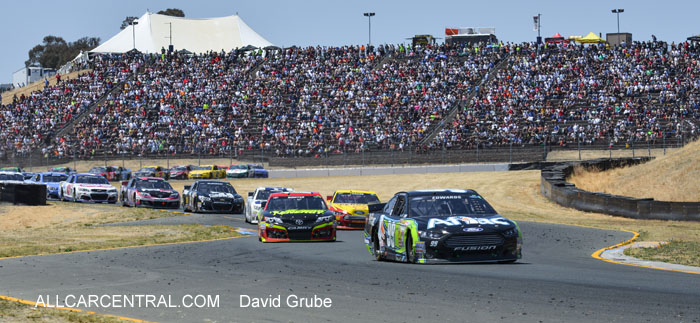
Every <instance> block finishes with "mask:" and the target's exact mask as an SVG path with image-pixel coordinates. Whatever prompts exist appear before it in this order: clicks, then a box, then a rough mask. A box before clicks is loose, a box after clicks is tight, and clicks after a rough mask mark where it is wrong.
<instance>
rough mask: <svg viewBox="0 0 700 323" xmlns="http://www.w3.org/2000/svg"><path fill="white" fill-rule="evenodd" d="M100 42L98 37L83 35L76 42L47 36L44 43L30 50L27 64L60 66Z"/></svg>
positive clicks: (47, 66)
mask: <svg viewBox="0 0 700 323" xmlns="http://www.w3.org/2000/svg"><path fill="white" fill-rule="evenodd" d="M99 44H100V38H98V37H83V38H80V39H78V40H76V41H75V42H70V43H69V42H66V41H65V40H64V39H63V38H61V37H58V36H51V35H49V36H46V37H44V41H43V43H42V44H39V45H36V46H34V48H32V49H30V50H29V53H28V55H29V59H28V60H27V61H25V62H24V65H25V66H30V65H36V64H38V65H40V66H41V67H44V68H59V67H61V66H62V65H63V64H65V63H67V62H68V61H70V60H72V59H73V58H75V57H76V56H78V54H80V52H81V51H84V50H91V49H93V48H95V47H97V45H99Z"/></svg>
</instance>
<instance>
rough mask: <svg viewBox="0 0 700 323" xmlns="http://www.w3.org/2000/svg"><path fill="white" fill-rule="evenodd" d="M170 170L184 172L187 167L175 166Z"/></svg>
mask: <svg viewBox="0 0 700 323" xmlns="http://www.w3.org/2000/svg"><path fill="white" fill-rule="evenodd" d="M171 170H176V171H185V170H187V167H185V166H175V167H173V169H171Z"/></svg>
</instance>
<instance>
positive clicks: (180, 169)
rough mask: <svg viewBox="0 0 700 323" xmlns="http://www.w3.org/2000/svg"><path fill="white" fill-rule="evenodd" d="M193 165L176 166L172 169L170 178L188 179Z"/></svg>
mask: <svg viewBox="0 0 700 323" xmlns="http://www.w3.org/2000/svg"><path fill="white" fill-rule="evenodd" d="M191 170H192V165H181V166H175V167H173V168H171V169H170V179H187V178H188V175H189V174H190V171H191Z"/></svg>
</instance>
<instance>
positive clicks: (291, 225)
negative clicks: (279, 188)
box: [258, 192, 336, 242]
mask: <svg viewBox="0 0 700 323" xmlns="http://www.w3.org/2000/svg"><path fill="white" fill-rule="evenodd" d="M261 208H262V209H261V210H260V212H259V213H258V236H259V240H260V241H262V242H283V241H335V234H336V228H335V212H333V211H331V210H329V209H328V206H327V205H326V201H324V200H323V197H322V196H321V194H319V193H303V192H285V193H273V194H270V197H269V198H268V199H267V202H263V203H262V205H261Z"/></svg>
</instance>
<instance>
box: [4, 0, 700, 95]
mask: <svg viewBox="0 0 700 323" xmlns="http://www.w3.org/2000/svg"><path fill="white" fill-rule="evenodd" d="M167 8H180V9H182V10H183V11H184V12H185V15H186V16H187V17H192V18H208V17H221V16H228V15H233V14H235V13H236V12H238V13H239V15H240V16H241V18H243V20H245V21H246V23H247V24H248V25H250V26H251V27H252V28H253V29H255V30H256V31H257V32H258V33H260V34H261V35H262V36H263V37H265V38H267V39H268V40H269V41H271V42H272V43H274V44H275V45H278V46H282V45H283V46H291V45H301V46H306V45H346V44H362V43H366V42H367V18H366V17H364V16H362V13H363V12H367V11H371V12H375V13H376V16H375V17H373V18H372V43H374V44H378V43H400V42H405V41H406V40H405V38H407V37H410V36H412V35H415V34H433V35H435V36H438V37H443V35H444V28H445V27H462V26H463V27H472V26H473V27H495V28H496V35H497V36H498V38H499V39H501V40H503V41H514V42H522V41H533V40H534V39H535V37H536V36H537V33H536V32H534V31H533V28H532V16H534V15H536V14H538V13H540V14H542V35H543V36H550V35H552V34H554V33H556V32H559V33H561V34H562V35H564V36H569V35H586V34H587V33H588V32H590V31H592V32H595V33H596V34H597V33H603V35H605V33H607V32H615V31H617V22H616V18H615V14H613V13H611V12H610V10H611V9H613V8H624V9H625V12H624V13H622V14H621V15H620V28H621V31H623V32H632V33H633V38H634V40H649V39H651V35H652V34H654V35H656V36H657V37H658V39H661V40H666V41H669V42H672V41H674V42H680V41H684V40H685V39H686V38H687V37H688V36H691V35H694V34H698V33H700V26H699V24H698V22H697V21H698V20H697V13H698V12H700V11H699V10H698V9H700V2H696V1H663V2H659V1H653V2H652V1H576V2H573V1H536V0H531V1H516V0H513V1H488V0H482V1H465V0H462V1H439V0H433V1H426V0H402V1H381V0H374V1H366V0H351V1H347V0H345V1H335V0H325V1H324V0H310V1H291V0H288V1H283V0H268V1H264V0H259V1H250V0H248V1H239V0H237V1H204V0H199V1H193V0H188V1H181V0H170V1H130V0H122V1H98V0H90V1H83V0H79V1H71V0H68V1H36V0H20V1H18V0H14V1H12V0H11V1H7V2H4V3H3V5H2V9H1V10H0V30H2V32H1V33H0V34H1V35H2V36H1V37H2V39H3V42H2V43H3V50H2V51H0V83H9V82H11V80H12V73H13V72H14V71H16V70H18V69H20V68H21V67H22V66H23V64H24V61H25V60H26V59H27V52H28V51H29V50H30V49H31V48H32V47H34V46H35V45H37V44H39V43H41V41H42V39H43V37H44V36H46V35H55V36H61V37H63V38H64V39H65V40H66V41H74V40H76V39H78V38H80V37H83V36H91V37H100V38H101V39H102V41H106V40H107V39H109V38H110V37H112V36H113V35H115V34H116V33H118V32H119V26H120V25H121V22H122V20H124V17H126V16H141V15H142V14H143V13H144V12H146V10H147V9H148V10H150V11H151V12H157V11H158V10H162V9H167ZM603 37H605V36H603Z"/></svg>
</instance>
